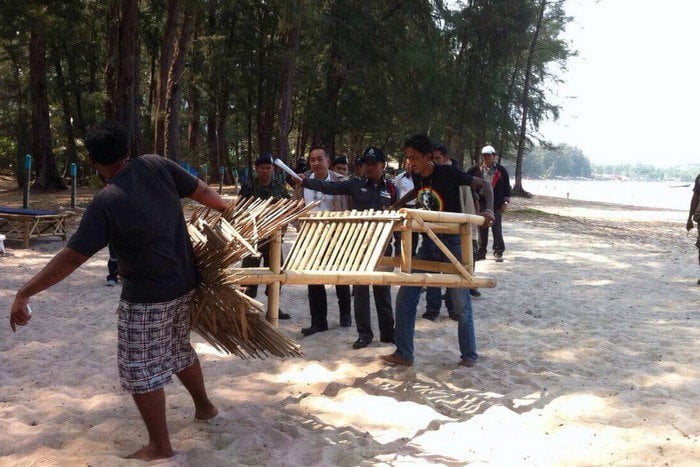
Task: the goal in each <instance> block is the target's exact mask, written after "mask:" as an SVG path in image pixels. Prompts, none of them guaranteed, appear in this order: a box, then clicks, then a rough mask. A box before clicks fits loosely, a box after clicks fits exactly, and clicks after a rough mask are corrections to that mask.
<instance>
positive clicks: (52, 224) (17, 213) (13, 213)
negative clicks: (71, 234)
mask: <svg viewBox="0 0 700 467" xmlns="http://www.w3.org/2000/svg"><path fill="white" fill-rule="evenodd" d="M72 215H73V213H72V212H70V211H41V210H35V209H18V208H7V207H0V218H1V219H0V233H3V234H4V235H5V236H6V237H7V238H8V239H12V240H19V241H21V242H22V247H23V248H29V240H30V239H32V238H37V237H45V236H58V237H61V238H62V239H63V240H65V239H66V237H67V235H68V234H67V232H66V219H67V218H69V217H70V216H72Z"/></svg>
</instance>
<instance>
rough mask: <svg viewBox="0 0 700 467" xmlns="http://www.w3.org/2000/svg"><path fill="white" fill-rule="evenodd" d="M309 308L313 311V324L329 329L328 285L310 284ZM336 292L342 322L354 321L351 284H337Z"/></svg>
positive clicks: (319, 327)
mask: <svg viewBox="0 0 700 467" xmlns="http://www.w3.org/2000/svg"><path fill="white" fill-rule="evenodd" d="M308 287H309V308H310V311H311V326H312V327H316V328H318V329H322V330H326V329H328V298H327V296H326V286H325V285H319V284H313V285H309V286H308ZM335 294H336V295H337V296H338V309H339V310H340V324H344V323H347V326H349V325H350V323H351V322H352V317H351V314H350V307H351V301H350V286H349V285H336V286H335Z"/></svg>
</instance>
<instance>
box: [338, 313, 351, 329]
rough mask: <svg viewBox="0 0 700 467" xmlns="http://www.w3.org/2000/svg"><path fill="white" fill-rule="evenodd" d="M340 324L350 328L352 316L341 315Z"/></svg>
mask: <svg viewBox="0 0 700 467" xmlns="http://www.w3.org/2000/svg"><path fill="white" fill-rule="evenodd" d="M340 326H341V327H343V328H349V327H350V326H352V316H350V315H348V316H341V317H340Z"/></svg>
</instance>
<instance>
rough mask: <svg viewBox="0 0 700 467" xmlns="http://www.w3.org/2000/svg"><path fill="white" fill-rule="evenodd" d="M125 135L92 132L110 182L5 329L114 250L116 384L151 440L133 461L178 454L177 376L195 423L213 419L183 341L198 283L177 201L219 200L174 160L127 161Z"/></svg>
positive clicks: (96, 157) (115, 130)
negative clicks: (173, 396) (118, 284)
mask: <svg viewBox="0 0 700 467" xmlns="http://www.w3.org/2000/svg"><path fill="white" fill-rule="evenodd" d="M127 141H128V140H127V136H126V133H125V132H124V130H123V129H122V128H121V127H120V126H119V125H117V124H115V123H112V122H105V123H102V124H100V125H98V126H96V127H95V128H93V129H91V130H90V131H89V132H88V134H87V135H86V137H85V146H86V147H87V150H88V154H89V156H90V160H91V162H92V163H93V164H94V166H95V168H96V169H97V171H98V172H99V173H100V175H102V176H103V177H104V179H105V180H106V182H107V185H106V186H105V188H104V189H103V190H102V191H100V192H99V193H98V194H97V195H95V197H94V199H93V200H92V202H91V203H90V205H89V206H88V207H87V209H86V211H85V214H84V215H83V218H82V220H81V222H80V226H79V227H78V230H77V232H76V233H75V234H74V235H73V236H72V237H71V239H70V240H69V242H68V246H67V247H66V248H64V249H63V250H62V251H60V252H59V253H58V254H57V255H56V256H55V257H54V258H53V259H52V260H51V261H49V263H48V264H47V265H46V266H45V267H44V268H43V269H42V270H41V271H40V272H39V273H38V274H37V275H36V276H34V277H33V278H32V279H30V280H29V282H27V283H26V284H24V285H23V286H22V287H21V288H20V289H19V291H17V295H16V296H15V300H14V302H13V303H12V310H11V313H10V325H11V327H12V330H13V331H15V329H16V326H24V325H26V324H27V323H28V322H29V320H30V319H31V317H32V316H31V314H30V313H29V311H28V309H27V305H28V303H29V298H30V297H32V296H33V295H36V294H38V293H39V292H41V291H43V290H45V289H47V288H49V287H51V286H52V285H54V284H56V283H58V282H60V281H61V280H63V279H64V278H66V277H67V276H68V275H69V274H71V273H72V272H73V271H75V270H76V269H77V268H78V267H79V266H80V265H81V264H83V263H84V262H85V261H87V259H88V258H90V256H92V255H94V254H95V253H97V252H98V251H100V250H101V249H102V248H104V247H105V246H107V245H108V244H111V245H112V246H113V247H114V250H115V251H116V254H117V259H118V260H119V271H120V273H121V275H122V277H123V279H124V285H123V288H122V293H121V300H120V302H119V310H118V314H119V317H118V324H117V328H118V345H117V365H118V367H119V379H120V381H121V385H122V387H123V388H124V389H125V390H126V391H128V392H130V393H131V394H132V396H133V398H134V402H135V403H136V406H137V407H138V409H139V412H140V413H141V417H142V418H143V421H144V423H145V424H146V429H147V430H148V438H149V442H148V444H147V445H146V446H144V447H142V448H141V449H139V450H137V451H136V452H134V453H132V454H131V455H129V456H128V457H129V458H134V459H141V460H145V461H151V460H155V459H164V458H168V457H171V456H173V455H174V453H173V449H172V447H171V445H170V436H169V434H168V425H167V422H166V417H165V392H164V390H163V387H164V386H165V385H166V384H168V383H169V382H170V381H171V380H172V375H173V374H175V375H176V376H177V377H178V378H179V379H180V381H181V382H182V384H183V385H184V386H185V388H186V389H187V390H188V391H189V393H190V394H191V396H192V399H193V400H194V406H195V414H194V416H195V418H196V419H200V420H206V419H210V418H212V417H214V416H216V414H217V413H218V411H217V409H216V407H214V405H213V404H212V403H211V401H210V400H209V398H208V397H207V392H206V389H205V387H204V378H203V376H202V369H201V367H200V365H199V360H198V358H197V354H196V353H195V351H194V349H193V348H192V346H191V345H190V342H189V332H190V328H189V322H190V313H189V310H190V302H191V300H192V296H193V294H194V289H195V287H196V285H197V274H196V270H195V261H194V253H193V251H192V246H191V244H190V240H189V235H188V233H187V227H186V225H185V219H184V216H183V213H182V207H181V204H180V199H181V198H183V197H189V198H191V199H193V200H195V201H198V202H200V203H202V204H204V205H206V206H208V207H211V208H213V209H218V210H223V209H224V208H225V206H226V203H225V201H224V200H223V199H222V198H221V197H220V196H219V195H218V194H217V193H216V191H214V190H212V189H210V188H209V187H208V186H207V185H206V184H204V183H203V182H201V181H198V180H197V179H196V178H194V177H192V176H191V175H190V174H189V173H187V171H185V170H184V169H183V168H181V167H180V166H179V165H177V164H176V163H174V162H172V161H170V160H168V159H165V158H163V157H160V156H156V155H153V154H149V155H145V156H141V157H136V158H129V148H128V144H127Z"/></svg>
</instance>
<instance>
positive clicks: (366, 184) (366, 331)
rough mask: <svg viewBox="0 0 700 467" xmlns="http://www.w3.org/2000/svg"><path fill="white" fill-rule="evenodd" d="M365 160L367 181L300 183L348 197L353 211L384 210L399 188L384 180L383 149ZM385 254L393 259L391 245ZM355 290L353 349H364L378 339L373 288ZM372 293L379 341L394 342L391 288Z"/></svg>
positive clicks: (370, 152)
mask: <svg viewBox="0 0 700 467" xmlns="http://www.w3.org/2000/svg"><path fill="white" fill-rule="evenodd" d="M362 159H363V160H364V165H365V174H366V178H352V179H348V180H343V181H339V182H324V181H321V180H318V179H311V178H305V179H304V180H302V181H301V182H298V183H301V185H302V186H303V187H304V188H308V189H312V190H318V191H320V192H322V193H326V194H330V195H347V196H349V197H350V201H351V204H352V208H353V209H357V210H358V211H364V210H368V209H375V210H378V211H383V210H385V209H387V208H388V207H389V206H390V205H391V204H392V203H394V202H396V200H397V192H396V187H395V186H394V184H393V182H392V181H390V180H387V179H386V178H385V177H384V168H385V167H386V155H385V154H384V151H382V150H381V149H379V148H375V147H373V146H370V147H368V148H367V149H365V152H364V153H363V155H362ZM384 254H385V255H387V256H391V245H390V244H389V245H387V248H386V250H385V252H384ZM352 290H353V295H354V298H355V303H354V304H355V322H356V324H357V335H358V337H357V340H356V341H355V343H354V344H353V345H352V347H353V348H354V349H362V348H364V347H367V346H368V345H369V344H370V343H371V342H372V339H373V338H374V333H373V332H372V325H371V319H370V302H369V285H354V286H353V288H352ZM372 293H373V295H374V306H375V308H376V309H377V319H378V322H379V339H380V340H381V341H382V342H394V314H393V311H392V309H391V287H390V286H388V285H378V284H377V285H373V286H372Z"/></svg>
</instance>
